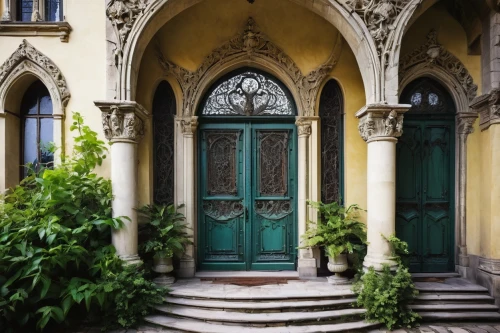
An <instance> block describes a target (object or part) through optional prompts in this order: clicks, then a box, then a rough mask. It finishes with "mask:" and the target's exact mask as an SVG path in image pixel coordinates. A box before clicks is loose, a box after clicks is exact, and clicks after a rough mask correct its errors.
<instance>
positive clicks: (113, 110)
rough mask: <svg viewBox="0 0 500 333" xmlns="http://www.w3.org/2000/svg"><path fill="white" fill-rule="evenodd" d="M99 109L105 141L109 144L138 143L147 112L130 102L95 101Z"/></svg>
mask: <svg viewBox="0 0 500 333" xmlns="http://www.w3.org/2000/svg"><path fill="white" fill-rule="evenodd" d="M94 104H95V105H96V106H97V107H98V108H99V109H101V112H102V115H101V116H102V126H103V130H104V135H105V136H106V139H108V140H109V141H111V142H116V141H129V142H139V141H140V140H141V139H142V137H143V136H144V120H145V119H147V117H148V116H149V114H148V112H147V111H146V110H145V109H144V108H143V107H142V106H141V105H140V104H138V103H136V102H131V101H95V102H94Z"/></svg>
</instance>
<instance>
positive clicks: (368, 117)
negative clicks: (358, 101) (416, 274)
mask: <svg viewBox="0 0 500 333" xmlns="http://www.w3.org/2000/svg"><path fill="white" fill-rule="evenodd" d="M410 107H411V105H405V104H399V105H387V104H371V105H367V106H365V107H363V108H362V109H361V110H359V111H358V112H357V113H356V117H358V118H359V126H358V129H359V133H360V134H361V137H362V138H363V140H365V141H366V142H367V144H368V158H367V160H368V168H367V172H368V175H367V176H368V177H367V178H368V184H367V192H368V193H367V230H368V253H367V255H366V257H365V261H364V263H363V265H364V266H365V267H372V266H373V267H374V268H375V270H378V271H380V270H382V267H383V265H384V264H387V265H389V266H391V267H394V266H396V261H395V260H394V257H393V256H392V249H391V246H390V244H389V242H388V241H387V240H386V239H385V238H384V236H385V237H389V236H391V235H393V234H395V232H396V143H397V141H398V140H397V138H398V137H400V136H401V134H403V114H404V113H405V112H406V111H408V109H409V108H410Z"/></svg>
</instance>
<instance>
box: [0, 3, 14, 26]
mask: <svg viewBox="0 0 500 333" xmlns="http://www.w3.org/2000/svg"><path fill="white" fill-rule="evenodd" d="M0 1H2V13H3V14H2V18H0V22H10V21H12V16H11V14H10V0H0Z"/></svg>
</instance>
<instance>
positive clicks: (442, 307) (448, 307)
mask: <svg viewBox="0 0 500 333" xmlns="http://www.w3.org/2000/svg"><path fill="white" fill-rule="evenodd" d="M410 308H411V309H412V310H415V311H417V312H419V313H420V312H421V311H422V312H423V311H438V312H451V311H460V310H461V311H494V312H495V311H496V312H498V306H496V305H494V304H467V303H459V304H435V303H433V304H412V305H410Z"/></svg>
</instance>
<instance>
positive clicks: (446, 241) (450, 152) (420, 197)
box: [396, 117, 455, 272]
mask: <svg viewBox="0 0 500 333" xmlns="http://www.w3.org/2000/svg"><path fill="white" fill-rule="evenodd" d="M409 118H410V117H409ZM454 137H455V136H454V122H453V121H450V120H411V118H410V119H408V120H406V119H405V126H404V133H403V135H402V137H401V138H400V139H399V141H398V144H397V160H396V167H397V179H396V194H397V198H396V234H397V236H398V237H399V238H400V239H402V240H404V241H406V242H408V246H409V250H410V253H411V258H410V270H411V271H413V272H448V271H453V270H454V260H453V256H454V252H453V247H454V246H453V244H454V237H453V234H454V190H453V183H454V182H453V179H454Z"/></svg>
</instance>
